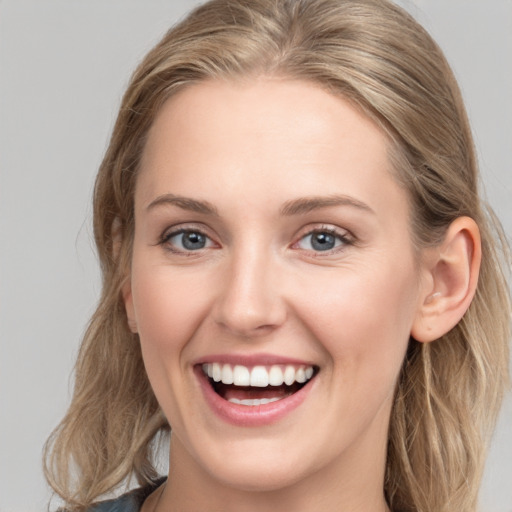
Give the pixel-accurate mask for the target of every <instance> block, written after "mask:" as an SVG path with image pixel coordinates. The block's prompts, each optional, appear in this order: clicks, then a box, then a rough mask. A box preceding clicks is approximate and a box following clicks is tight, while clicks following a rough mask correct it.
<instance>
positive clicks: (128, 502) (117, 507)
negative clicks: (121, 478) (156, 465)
mask: <svg viewBox="0 0 512 512" xmlns="http://www.w3.org/2000/svg"><path fill="white" fill-rule="evenodd" d="M164 481H165V478H161V479H159V480H157V481H156V482H153V483H151V484H149V485H146V486H144V487H139V488H138V489H134V490H133V491H130V492H127V493H126V494H123V495H122V496H119V497H118V498H114V499H112V500H106V501H102V502H100V503H96V504H95V505H93V506H92V507H90V508H88V509H87V512H140V509H141V508H142V504H143V503H144V500H145V499H146V498H147V497H148V496H149V495H150V494H151V493H152V492H153V491H154V490H155V489H156V488H157V487H158V486H159V485H160V484H162V483H163V482H164Z"/></svg>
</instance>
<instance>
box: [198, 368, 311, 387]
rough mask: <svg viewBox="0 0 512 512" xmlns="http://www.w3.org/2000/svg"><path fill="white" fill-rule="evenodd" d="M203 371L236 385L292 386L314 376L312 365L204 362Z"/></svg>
mask: <svg viewBox="0 0 512 512" xmlns="http://www.w3.org/2000/svg"><path fill="white" fill-rule="evenodd" d="M203 372H204V373H205V374H206V375H208V377H210V378H211V379H213V380H214V381H215V382H222V383H223V384H234V385H235V386H255V387H259V388H264V387H266V386H269V385H270V386H281V385H282V384H286V385H287V386H290V385H291V384H293V383H294V382H298V383H300V384H302V383H304V382H306V381H308V380H309V379H311V377H312V376H313V367H312V366H297V367H296V366H292V365H272V366H254V367H252V368H249V367H247V366H243V365H240V364H237V365H234V366H232V365H230V364H221V363H205V364H203Z"/></svg>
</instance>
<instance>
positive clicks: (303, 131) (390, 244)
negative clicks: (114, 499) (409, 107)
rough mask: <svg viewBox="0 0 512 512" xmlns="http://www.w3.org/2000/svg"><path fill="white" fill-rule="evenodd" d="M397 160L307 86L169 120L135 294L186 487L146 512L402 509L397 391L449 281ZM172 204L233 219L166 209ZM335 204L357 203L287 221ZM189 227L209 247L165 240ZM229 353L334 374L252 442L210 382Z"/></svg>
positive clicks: (271, 88)
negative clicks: (211, 369) (325, 247)
mask: <svg viewBox="0 0 512 512" xmlns="http://www.w3.org/2000/svg"><path fill="white" fill-rule="evenodd" d="M388 145H389V143H388V140H387V139H386V136H385V135H384V134H383V132H382V131H381V130H380V129H379V128H378V127H377V126H376V125H375V124H374V123H373V122H372V121H371V120H369V119H368V118H367V117H365V116H364V115H363V114H361V113H360V112H359V111H358V110H356V109H355V108H354V107H352V106H351V105H350V104H349V103H348V102H347V101H345V100H343V99H340V98H339V97H335V96H333V95H330V94H328V93H326V92H325V91H323V90H322V89H320V88H319V87H317V86H315V85H312V84H309V83H306V82H299V81H291V80H278V79H269V78H261V79H259V80H256V81H255V80H253V81H251V82H250V83H233V82H214V81H212V82H205V83H201V84H197V85H194V86H191V87H188V88H187V89H185V90H183V91H181V92H180V93H178V94H177V95H176V96H174V97H173V98H171V99H170V100H168V101H167V103H166V104H165V105H164V106H163V107H162V109H161V111H160V112H159V114H158V116H157V118H156V120H155V122H154V125H153V126H152V128H151V131H150V134H149V138H148V141H147V145H146V147H145V150H144V154H143V159H142V165H141V171H140V175H139V177H138V181H137V187H136V195H135V219H136V225H135V237H134V244H133V260H132V268H131V275H130V276H129V280H128V281H127V284H126V286H125V288H124V299H125V304H126V309H127V314H128V319H129V323H130V327H131V328H132V330H133V331H135V332H138V333H139V336H140V342H141V347H142V352H143V357H144V361H145V365H146V369H147V372H148V376H149V379H150V381H151V384H152V386H153V389H154V391H155V394H156V396H157V399H158V401H159V403H160V405H161V407H162V409H163V411H164V413H165V415H166V417H167V418H168V420H169V422H170V424H171V427H172V431H173V435H172V439H171V455H170V468H171V472H170V475H169V480H168V483H167V485H166V486H165V488H161V489H159V490H158V491H157V493H155V494H154V495H153V496H151V497H150V498H149V499H148V500H147V501H146V503H145V505H144V508H143V510H144V512H150V511H151V510H153V509H154V508H155V507H156V508H157V510H166V511H175V510H176V511H178V510H179V511H181V512H183V511H188V510H190V511H192V510H194V511H195V510H203V511H218V510H223V511H226V512H229V511H237V512H245V511H247V512H256V511H263V510H265V511H267V510H271V509H272V507H273V508H274V509H275V510H294V511H296V512H297V511H298V512H300V511H312V510H326V511H328V510H333V511H334V510H347V511H351V512H362V511H367V512H370V511H371V512H375V511H384V510H387V505H386V503H385V500H384V495H383V485H384V483H383V482H384V468H385V458H386V443H387V429H388V424H389V416H390V411H391V406H392V397H393V392H394V388H395V384H396V381H397V377H398V374H399V371H400V367H401V364H402V361H403V358H404V354H405V351H406V348H407V344H408V341H409V337H410V335H411V332H412V331H413V330H414V328H415V326H417V325H419V324H418V322H420V323H421V322H424V323H425V316H424V314H423V313H424V311H423V309H422V307H423V305H424V304H425V299H426V297H427V296H428V295H429V294H431V293H432V292H433V291H434V284H435V283H434V279H433V277H432V276H433V275H434V273H433V272H432V266H433V265H432V262H430V263H429V264H426V263H425V264H424V263H422V262H423V261H424V260H423V259H421V260H420V263H418V261H419V260H418V254H417V253H416V252H415V250H414V248H413V246H412V242H411V237H410V231H409V222H410V214H409V209H408V202H407V195H406V193H405V191H404V190H403V189H402V188H400V186H399V185H398V184H397V182H396V181H395V179H394V178H393V175H392V169H391V168H390V163H389V160H388ZM166 194H173V195H178V196H183V197H186V198H192V199H194V200H196V201H203V202H207V203H208V204H209V205H210V206H212V207H214V208H215V210H216V213H215V214H214V213H212V212H206V211H204V212H199V211H192V210H190V209H189V206H190V204H188V206H187V204H184V203H183V202H182V203H181V206H180V205H178V204H172V203H170V202H162V201H160V202H159V201H157V203H158V204H153V206H150V205H151V204H152V203H155V200H157V199H158V198H162V196H164V195H166ZM333 196H339V197H343V198H344V199H345V201H343V202H341V203H339V204H331V205H327V206H326V205H324V206H322V207H319V206H318V205H317V207H315V208H312V209H311V210H310V211H299V212H297V211H295V212H292V213H290V212H289V211H288V212H283V209H284V207H285V206H286V205H289V204H290V202H291V201H296V200H298V199H301V198H312V197H314V198H332V197H333ZM347 199H348V202H347ZM180 228H186V229H188V230H190V231H194V232H195V231H199V232H201V233H204V234H205V235H206V236H207V237H208V243H207V244H206V246H205V247H204V248H203V249H200V250H195V251H188V252H187V251H186V249H185V248H184V247H183V245H181V242H182V238H181V236H178V235H175V236H174V237H171V238H169V237H167V239H166V240H165V241H163V239H164V238H165V236H166V235H169V233H171V234H172V233H173V232H175V231H176V230H179V229H180ZM326 229H327V230H329V231H333V232H335V233H336V237H339V238H336V240H337V242H336V243H337V246H336V247H335V248H334V249H333V250H331V251H323V252H322V251H316V250H315V249H314V248H313V247H312V245H311V238H310V236H309V235H310V234H311V232H312V231H313V230H317V231H325V230H326ZM466 238H467V237H466ZM432 302H435V301H429V305H428V307H429V308H430V310H433V308H434V304H432ZM219 353H229V354H261V353H267V354H274V355H278V356H292V357H295V358H298V359H300V360H304V361H308V362H311V363H313V364H315V365H317V366H318V367H319V369H320V371H319V373H318V375H317V376H316V377H315V379H314V382H313V383H312V384H313V385H312V388H311V391H310V393H309V395H308V397H307V398H306V400H305V401H304V402H303V403H302V404H301V405H300V406H299V407H298V408H297V409H295V410H293V411H292V412H291V413H289V414H288V415H287V416H285V417H284V418H282V419H281V420H280V421H278V422H276V423H274V424H271V425H265V426H262V427H251V428H247V427H242V426H237V425H231V424H228V423H226V422H225V421H223V420H222V419H220V418H219V417H218V416H216V415H215V414H214V413H213V412H212V411H211V409H210V408H209V407H208V405H207V404H206V403H205V401H204V398H203V395H202V394H201V391H200V389H199V386H198V382H197V378H196V376H195V375H194V373H193V363H194V361H197V360H198V359H199V358H202V357H205V356H207V355H211V354H219ZM198 490H199V491H198Z"/></svg>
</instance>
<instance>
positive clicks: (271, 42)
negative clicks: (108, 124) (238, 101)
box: [45, 0, 510, 512]
mask: <svg viewBox="0 0 512 512" xmlns="http://www.w3.org/2000/svg"><path fill="white" fill-rule="evenodd" d="M258 74H266V75H271V76H272V75H277V76H282V77H289V78H291V79H300V80H307V81H310V82H313V83H316V84H319V85H321V86H322V87H324V88H325V89H326V90H328V91H330V92H331V93H333V94H338V95H341V96H342V97H344V98H346V99H348V100H350V101H352V102H353V103H354V104H355V105H357V106H358V107H359V108H361V109H362V110H363V111H364V112H365V113H366V114H367V115H368V116H370V117H371V118H372V119H374V120H375V122H377V123H378V124H379V125H380V126H381V127H382V128H383V129H384V130H385V131H386V132H387V133H388V134H389V136H390V139H391V141H392V146H393V147H392V151H391V156H392V160H393V162H394V164H395V170H396V174H397V179H398V180H399V181H400V183H401V184H402V185H403V186H404V187H405V188H406V190H407V191H408V194H409V198H410V202H411V211H412V216H413V219H412V231H413V238H414V241H415V243H416V245H417V246H418V247H422V246H425V245H432V244H436V243H438V242H439V241H440V240H441V239H442V237H443V234H444V232H445V230H446V228H447V227H448V226H449V224H450V223H451V222H452V221H453V220H454V219H455V218H457V217H459V216H462V215H467V216H470V217H472V218H473V219H474V220H475V221H476V222H477V224H478V226H479V228H480V232H481V237H482V252H483V258H482V266H481V270H480V279H479V283H478V289H477V292H476V296H475V298H474V300H473V302H472V304H471V306H470V308H469V310H468V311H467V313H466V314H465V315H464V317H463V318H462V320H461V321H460V323H459V324H458V325H457V326H456V327H455V328H454V329H452V330H451V331H450V332H449V333H447V334H446V335H445V336H443V337H442V338H441V339H439V340H437V341H436V342H433V343H429V344H421V343H418V342H416V341H415V340H412V339H411V341H410V346H409V350H408V353H407V356H406V359H405V361H404V365H403V369H402V372H401V375H400V378H399V382H398V385H397V392H396V399H395V403H394V407H393V410H392V415H391V420H390V428H389V444H388V458H387V467H386V478H385V489H384V491H385V494H386V498H387V500H388V503H389V505H390V507H391V508H392V509H393V510H397V511H398V510H400V511H404V512H405V511H417V512H441V511H454V510H456V511H457V512H470V511H474V510H475V509H476V503H477V494H478V487H479V483H480V479H481V475H482V469H483V464H484V456H485V452H486V447H487V443H488V439H489V436H490V433H491V430H492V428H493V426H494V423H495V420H496V416H497V413H498V409H499V406H500V402H501V399H502V396H503V393H504V390H505V388H506V386H507V385H508V341H509V338H510V300H509V295H508V288H507V283H506V276H505V275H504V270H503V269H504V268H506V265H507V261H508V260H507V261H505V259H506V258H507V257H508V254H509V253H508V252H507V248H506V244H505V242H504V237H503V236H502V235H501V231H500V228H499V223H498V222H497V221H496V219H495V218H493V216H492V214H489V213H486V212H485V211H484V209H483V206H482V201H481V199H480V198H479V193H478V187H479V184H478V169H477V163H476V157H475V151H474V148H473V142H472V136H471V131H470V127H469V124H468V120H467V117H466V113H465V110H464V106H463V102H462V99H461V95H460V92H459V89H458V87H457V84H456V81H455V79H454V77H453V74H452V72H451V70H450V68H449V65H448V64H447V62H446V60H445V58H444V56H443V54H442V52H441V50H440V49H439V47H438V46H437V45H436V44H435V43H434V41H433V40H432V39H431V37H430V36H429V35H428V34H427V32H426V31H425V30H424V29H423V28H422V27H421V26H419V25H418V23H417V22H415V21H414V19H413V18H412V17H411V16H409V15H408V14H407V13H406V12H405V11H403V10H402V9H400V8H398V7H397V6H395V5H394V4H392V3H390V2H388V1H386V0H212V1H211V2H208V3H206V4H205V5H203V6H200V7H199V8H197V9H196V10H195V11H193V12H192V13H191V14H190V15H189V16H188V17H187V18H186V19H185V20H184V21H183V22H181V23H180V24H178V25H177V26H176V27H174V28H173V29H171V30H170V31H169V32H168V33H167V34H166V35H165V37H164V38H163V39H162V40H161V41H160V43H159V44H158V45H157V46H156V47H155V48H154V49H153V50H152V51H151V52H150V53H149V54H148V55H147V56H146V58H145V59H144V61H143V62H142V63H141V64H140V66H139V67H138V69H137V70H136V72H135V73H134V75H133V77H132V80H131V83H130V85H129V87H128V90H127V92H126V93H125V95H124V98H123V102H122V105H121V108H120V112H119V116H118V119H117V122H116V125H115V128H114V131H113V135H112V138H111V141H110V145H109V147H108V150H107V152H106V155H105V158H104V160H103V162H102V164H101V167H100V170H99V174H98V177H97V181H96V187H95V193H94V230H95V239H96V244H97V247H98V252H99V258H100V261H101V269H102V275H103V293H102V296H101V299H100V302H99V306H98V308H97V310H96V312H95V314H94V316H93V317H92V320H91V322H90V325H89V327H88V330H87V332H86V334H85V337H84V340H83V343H82V346H81V349H80V353H79V356H78V361H77V364H76V369H75V389H74V395H73V399H72V402H71V405H70V407H69V411H68V413H67V415H66V416H65V418H64V419H63V421H62V422H61V424H60V425H59V427H58V428H57V429H56V430H55V432H54V433H53V435H52V437H51V438H50V440H49V441H48V443H47V446H46V466H45V469H46V475H47V479H48V481H49V482H50V484H51V485H52V487H53V488H54V490H55V491H56V492H57V493H58V494H59V495H60V496H62V497H63V499H64V500H65V502H66V504H67V506H68V508H69V509H70V510H83V509H84V508H86V507H87V506H88V505H89V504H91V503H92V502H93V501H94V500H96V499H97V498H98V497H99V496H100V495H102V494H104V493H106V492H108V491H111V490H112V489H114V488H115V487H116V486H118V485H119V484H120V483H122V482H124V481H127V480H129V479H130V478H132V477H135V478H136V479H137V480H138V481H139V482H140V483H143V482H148V481H151V480H154V479H155V478H156V476H157V475H156V470H155V467H154V443H155V440H156V439H157V438H158V436H159V435H160V434H161V433H165V432H166V431H168V429H169V426H168V424H167V421H166V419H165V418H164V416H163V414H162V412H161V410H160V408H159V406H158V403H157V401H156V399H155V396H154V394H153V392H152V390H151V387H150V385H149V382H148V379H147V376H146V373H145V370H144V366H143V362H142V357H141V352H140V347H139V342H138V338H137V336H136V335H133V334H132V333H131V332H130V330H129V329H128V326H127V319H126V313H125V310H124V305H123V301H122V298H121V292H120V290H121V287H122V284H123V282H124V280H125V278H126V275H127V274H128V270H129V266H130V254H131V244H132V237H133V230H134V213H133V196H134V188H135V183H136V178H137V170H138V166H139V160H140V157H141V154H142V151H143V148H144V144H145V138H146V135H147V133H148V129H149V127H150V126H151V124H152V121H153V119H154V117H155V114H156V112H158V110H159V108H160V107H161V105H162V104H163V103H164V102H165V101H166V100H167V99H168V98H169V97H170V96H172V95H173V94H174V93H175V92H176V91H178V90H180V89H182V88H183V87H186V86H187V85H189V84H192V83H195V82H198V81H202V80H206V79H212V78H213V79H215V78H219V79H230V78H246V79H250V78H251V77H253V76H256V75H258ZM488 211H490V210H488ZM500 255H501V256H500ZM500 258H501V259H500ZM73 474H74V475H75V477H73V476H72V475H73Z"/></svg>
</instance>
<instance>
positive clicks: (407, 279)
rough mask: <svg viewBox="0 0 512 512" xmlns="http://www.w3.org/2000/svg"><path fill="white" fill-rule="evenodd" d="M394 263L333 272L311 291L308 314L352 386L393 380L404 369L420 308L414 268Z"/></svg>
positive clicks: (335, 366)
mask: <svg viewBox="0 0 512 512" xmlns="http://www.w3.org/2000/svg"><path fill="white" fill-rule="evenodd" d="M396 267H397V265H392V264H389V263H386V264H384V263H383V264H382V265H379V264H378V262H375V265H372V266H368V267H363V268H362V267H358V269H357V272H356V271H354V272H350V271H345V272H340V273H339V274H336V273H333V274H332V275H331V276H325V278H324V279H323V280H322V281H321V282H319V281H318V276H317V280H316V286H315V287H314V288H313V287H311V286H308V284H307V283H303V286H304V287H305V288H304V289H309V290H318V291H317V292H316V293H313V294H311V293H309V294H307V299H306V301H305V302H304V303H303V308H302V309H303V311H304V315H303V317H304V318H305V319H306V322H307V326H308V328H309V330H310V331H312V332H313V333H314V335H315V337H316V338H317V339H318V340H320V341H321V343H322V345H323V347H324V350H325V351H326V353H327V355H328V357H329V358H330V359H331V367H332V369H333V372H334V373H336V374H337V377H339V378H341V379H343V381H344V382H345V383H346V384H347V385H350V386H351V387H354V386H357V387H360V386H366V387H372V386H376V385H378V384H379V381H382V382H383V383H384V382H389V383H393V384H394V381H395V380H396V377H397V375H398V373H399V371H400V367H401V365H402V361H403V357H404V355H405V351H406V348H407V344H408V341H409V336H410V331H411V325H412V321H413V317H414V313H415V307H414V304H415V302H416V293H417V285H416V280H415V274H414V271H413V269H412V266H411V268H410V269H409V271H404V268H400V269H398V268H396Z"/></svg>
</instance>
